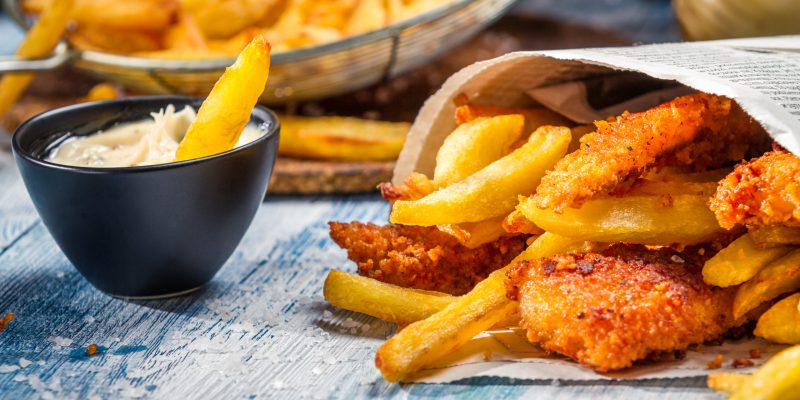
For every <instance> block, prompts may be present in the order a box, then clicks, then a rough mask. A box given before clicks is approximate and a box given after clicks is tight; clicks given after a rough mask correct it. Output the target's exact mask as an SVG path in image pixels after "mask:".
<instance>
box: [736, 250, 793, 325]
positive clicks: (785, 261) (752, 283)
mask: <svg viewBox="0 0 800 400" xmlns="http://www.w3.org/2000/svg"><path fill="white" fill-rule="evenodd" d="M798 289H800V249H799V250H793V251H791V252H790V253H788V254H786V255H785V256H783V257H781V258H778V259H777V260H775V261H773V262H771V263H769V264H768V265H767V266H766V267H764V268H763V269H762V270H761V271H759V272H758V274H756V276H755V277H753V279H751V280H749V281H747V282H745V283H744V284H742V286H740V287H739V289H738V290H737V292H736V298H734V300H733V316H734V318H736V319H739V318H740V317H742V316H743V315H745V314H746V313H747V312H748V311H750V310H752V309H754V308H756V307H757V306H758V305H759V304H761V303H763V302H765V301H769V300H772V299H774V298H775V297H777V296H780V295H781V294H783V293H787V292H791V291H794V290H798Z"/></svg>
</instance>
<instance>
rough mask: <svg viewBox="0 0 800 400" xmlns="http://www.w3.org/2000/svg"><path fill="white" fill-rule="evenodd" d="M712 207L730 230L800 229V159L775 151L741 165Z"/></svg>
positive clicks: (724, 182)
mask: <svg viewBox="0 0 800 400" xmlns="http://www.w3.org/2000/svg"><path fill="white" fill-rule="evenodd" d="M709 205H710V207H711V210H713V211H714V213H715V214H716V216H717V221H719V224H720V225H721V226H722V227H724V228H727V229H730V228H732V227H733V226H734V225H736V224H746V225H749V226H764V225H785V226H793V227H800V157H797V156H795V155H794V154H792V153H789V152H787V151H783V150H776V151H772V152H769V153H767V154H765V155H763V156H761V157H759V158H756V159H754V160H751V161H749V162H745V163H742V164H740V165H738V166H737V167H736V168H735V169H734V170H733V172H731V173H730V174H728V176H726V177H725V179H723V180H722V181H721V182H720V183H719V187H718V188H717V193H716V194H715V195H714V197H713V198H712V199H711V202H710V204H709Z"/></svg>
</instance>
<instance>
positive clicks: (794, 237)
mask: <svg viewBox="0 0 800 400" xmlns="http://www.w3.org/2000/svg"><path fill="white" fill-rule="evenodd" d="M750 235H751V236H752V237H753V240H754V241H755V242H756V243H758V244H759V245H760V246H764V247H772V246H782V245H787V244H793V245H796V244H800V228H792V227H788V226H760V227H756V228H752V229H751V230H750Z"/></svg>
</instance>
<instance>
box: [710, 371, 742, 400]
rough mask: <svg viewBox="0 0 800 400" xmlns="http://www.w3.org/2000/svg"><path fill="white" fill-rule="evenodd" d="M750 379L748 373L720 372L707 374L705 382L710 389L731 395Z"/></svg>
mask: <svg viewBox="0 0 800 400" xmlns="http://www.w3.org/2000/svg"><path fill="white" fill-rule="evenodd" d="M750 379H751V375H748V374H736V373H731V372H721V373H718V374H711V375H709V376H708V380H707V381H706V383H707V384H708V387H709V388H710V389H714V390H716V391H718V392H723V393H727V394H728V395H731V394H733V393H735V392H736V391H737V390H739V389H741V388H742V387H743V386H744V384H745V383H746V382H747V381H749V380H750Z"/></svg>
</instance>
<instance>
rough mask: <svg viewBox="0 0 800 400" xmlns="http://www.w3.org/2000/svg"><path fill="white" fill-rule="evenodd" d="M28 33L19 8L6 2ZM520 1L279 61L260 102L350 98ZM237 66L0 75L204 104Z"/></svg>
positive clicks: (75, 54) (453, 11)
mask: <svg viewBox="0 0 800 400" xmlns="http://www.w3.org/2000/svg"><path fill="white" fill-rule="evenodd" d="M3 1H4V6H5V8H6V10H7V11H8V13H9V14H10V15H11V16H12V17H13V18H14V19H15V20H16V21H17V22H18V23H20V24H21V25H22V26H27V24H28V22H29V21H27V20H26V18H25V16H24V15H23V13H22V11H21V9H20V4H19V1H18V0H3ZM515 1H516V0H458V1H456V2H455V3H453V4H451V5H448V6H443V7H440V8H437V9H434V10H431V11H429V12H427V13H424V14H422V15H419V16H416V17H414V18H411V19H408V20H406V21H402V22H399V23H396V24H392V25H389V26H386V27H385V28H382V29H380V30H377V31H373V32H368V33H365V34H361V35H357V36H352V37H349V38H347V39H344V40H340V41H337V42H333V43H328V44H324V45H319V46H314V47H308V48H302V49H298V50H293V51H288V52H281V53H274V54H273V55H272V58H271V67H270V68H271V69H270V77H269V83H268V85H267V88H266V90H265V91H264V94H263V95H262V96H261V102H262V103H265V104H273V105H274V104H283V103H288V102H296V101H304V100H313V99H320V98H325V97H330V96H334V95H338V94H343V93H347V92H351V91H354V90H357V89H360V88H363V87H366V86H369V85H371V84H374V83H376V82H379V81H381V80H383V79H388V78H392V77H395V76H397V75H400V74H402V73H404V72H407V71H409V70H412V69H414V68H416V67H419V66H421V65H424V64H426V63H428V62H430V61H432V60H433V59H435V58H436V57H438V56H439V55H441V54H443V53H444V52H446V51H447V50H449V49H451V48H453V47H455V46H457V45H459V44H461V43H463V42H464V41H466V40H467V39H469V38H470V37H472V36H473V35H475V34H477V33H478V32H480V31H481V30H483V29H484V28H485V27H486V26H488V25H489V24H491V23H492V22H494V21H495V20H496V19H497V18H499V17H500V16H501V15H502V14H503V13H504V12H505V11H506V10H508V8H509V7H510V6H511V5H513V4H514V2H515ZM233 61H234V59H233V58H223V59H213V60H167V59H155V58H146V57H133V56H126V55H118V54H110V53H103V52H98V51H81V50H78V49H75V48H73V47H71V46H69V45H60V46H58V47H57V48H56V50H55V51H54V53H53V54H52V55H50V56H49V57H46V58H43V59H36V60H22V59H18V58H10V57H5V58H0V73H3V72H21V71H37V70H47V69H52V68H55V67H59V66H61V65H65V64H71V65H72V66H73V67H75V68H76V69H78V70H80V71H83V72H86V73H87V74H89V75H91V76H93V77H96V78H97V79H100V80H107V81H113V82H117V83H119V84H121V85H123V86H125V87H126V88H128V89H131V90H133V91H136V92H141V93H145V94H181V95H194V96H204V95H206V94H208V92H209V91H210V90H211V88H212V87H213V85H214V83H215V82H216V80H217V78H219V76H220V75H221V74H222V71H223V70H224V69H225V67H227V66H229V65H230V64H232V63H233Z"/></svg>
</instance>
